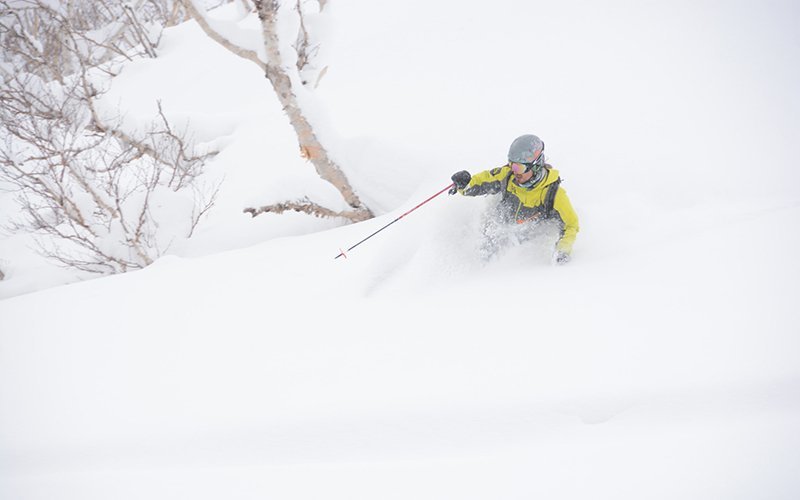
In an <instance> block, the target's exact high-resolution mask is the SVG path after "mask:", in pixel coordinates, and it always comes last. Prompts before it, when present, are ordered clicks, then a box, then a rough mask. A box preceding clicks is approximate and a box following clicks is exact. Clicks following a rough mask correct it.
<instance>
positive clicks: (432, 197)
mask: <svg viewBox="0 0 800 500" xmlns="http://www.w3.org/2000/svg"><path fill="white" fill-rule="evenodd" d="M453 186H455V184H450V185H449V186H447V187H446V188H444V189H442V190H441V191H439V192H438V193H436V194H435V195H433V196H431V197H430V198H428V199H427V200H425V201H423V202H422V203H420V204H419V205H417V206H416V207H414V208H412V209H411V210H409V211H408V212H406V213H404V214H403V215H401V216H400V217H398V218H396V219H395V220H393V221H392V222H390V223H388V224H386V225H385V226H383V227H382V228H380V229H378V230H377V231H375V232H374V233H372V234H370V235H369V236H367V237H366V238H364V239H363V240H361V241H359V242H358V243H356V244H355V245H353V246H351V247H350V248H348V249H347V250H346V251H347V252H349V251H350V250H352V249H354V248H355V247H357V246H358V245H360V244H362V243H364V242H365V241H367V240H368V239H370V238H372V237H373V236H375V235H376V234H378V233H380V232H381V231H383V230H384V229H386V228H387V227H389V226H391V225H392V224H394V223H395V222H397V221H399V220H400V219H402V218H403V217H405V216H406V215H408V214H410V213H411V212H413V211H414V210H416V209H418V208H419V207H421V206H422V205H424V204H426V203H428V202H429V201H431V200H432V199H434V198H436V197H437V196H439V195H440V194H442V193H444V192H445V191H447V190H448V189H451V188H452V187H453ZM342 256H344V258H345V259H346V258H347V255H346V254H345V250H340V251H339V255H337V256H336V257H334V260H335V259H338V258H339V257H342Z"/></svg>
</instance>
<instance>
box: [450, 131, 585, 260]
mask: <svg viewBox="0 0 800 500" xmlns="http://www.w3.org/2000/svg"><path fill="white" fill-rule="evenodd" d="M451 179H452V180H453V183H454V184H455V186H454V187H453V188H452V189H451V190H450V194H455V193H456V192H459V193H461V194H463V195H466V196H479V195H487V194H499V193H502V195H501V198H500V201H499V202H498V204H497V206H496V209H495V210H494V212H492V213H490V214H489V216H488V217H487V220H486V223H485V224H484V227H483V233H484V237H485V238H484V243H483V246H482V253H483V256H484V258H486V259H488V258H490V257H491V256H492V255H494V254H495V253H496V252H497V251H498V250H499V249H500V248H501V247H503V246H505V245H507V244H508V240H509V238H511V237H514V238H516V240H517V241H519V242H523V241H526V240H528V239H530V238H531V237H533V236H534V235H536V234H540V233H542V232H546V231H545V228H547V227H549V228H555V231H556V232H557V233H558V236H557V238H558V239H557V241H556V244H555V251H554V253H553V259H554V262H555V263H557V264H566V263H567V262H569V260H570V255H571V253H572V244H573V243H574V242H575V237H576V235H577V233H578V216H577V214H575V210H573V209H572V204H571V203H570V201H569V198H568V197H567V193H566V192H565V191H564V189H563V188H562V187H561V178H560V177H559V175H558V170H556V169H554V168H553V167H552V166H551V165H549V164H547V163H546V162H545V157H544V142H542V140H541V139H539V138H538V137H536V136H535V135H530V134H528V135H522V136H520V137H517V138H516V139H514V142H512V143H511V147H510V148H509V150H508V163H507V164H506V165H504V166H502V167H498V168H494V169H492V170H486V171H484V172H480V173H477V174H475V175H474V176H473V175H470V173H469V172H467V171H466V170H462V171H460V172H456V173H455V174H453V176H452V177H451Z"/></svg>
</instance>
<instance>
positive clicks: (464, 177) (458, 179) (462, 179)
mask: <svg viewBox="0 0 800 500" xmlns="http://www.w3.org/2000/svg"><path fill="white" fill-rule="evenodd" d="M450 179H451V180H452V181H453V183H455V186H453V188H452V189H451V190H450V191H448V193H449V194H456V193H457V192H458V190H459V189H464V188H465V187H467V184H469V181H470V179H472V176H471V175H469V172H467V171H466V170H462V171H461V172H456V173H454V174H453V175H452V177H450Z"/></svg>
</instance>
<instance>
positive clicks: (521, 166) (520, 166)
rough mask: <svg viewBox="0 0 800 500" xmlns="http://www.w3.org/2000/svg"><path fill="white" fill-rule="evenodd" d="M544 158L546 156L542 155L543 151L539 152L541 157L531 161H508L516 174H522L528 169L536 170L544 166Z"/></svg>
mask: <svg viewBox="0 0 800 500" xmlns="http://www.w3.org/2000/svg"><path fill="white" fill-rule="evenodd" d="M543 159H544V156H542V153H539V157H538V158H536V159H535V160H534V161H532V162H530V163H520V162H518V161H512V162H509V163H508V166H509V167H511V171H512V172H514V174H516V175H522V174H524V173H525V172H527V171H528V170H533V171H536V170H537V169H539V168H540V167H541V166H542V160H543Z"/></svg>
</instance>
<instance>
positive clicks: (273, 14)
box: [254, 0, 373, 221]
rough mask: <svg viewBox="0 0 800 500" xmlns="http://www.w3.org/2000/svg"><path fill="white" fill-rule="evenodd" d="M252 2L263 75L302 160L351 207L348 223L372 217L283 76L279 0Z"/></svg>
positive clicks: (289, 82) (289, 81) (286, 75)
mask: <svg viewBox="0 0 800 500" xmlns="http://www.w3.org/2000/svg"><path fill="white" fill-rule="evenodd" d="M254 3H255V6H256V10H257V12H258V18H259V19H260V20H261V26H262V31H263V36H264V48H265V50H266V54H267V66H266V76H267V78H268V79H269V81H270V83H272V87H273V88H274V89H275V93H276V94H277V95H278V99H279V100H280V102H281V105H282V106H283V110H284V111H285V112H286V115H287V116H288V117H289V121H290V122H291V124H292V127H294V130H295V132H296V133H297V139H298V141H299V143H300V151H301V153H302V155H303V157H305V158H307V159H308V160H310V161H311V163H312V164H313V165H314V168H315V169H316V171H317V174H318V175H319V176H320V177H321V178H322V179H324V180H326V181H328V182H330V183H331V184H333V185H334V186H335V187H336V189H338V190H339V192H340V193H342V196H343V197H344V199H345V201H346V202H347V204H348V205H350V206H351V207H352V208H353V211H351V212H349V214H350V216H349V218H350V219H351V220H353V221H361V220H366V219H370V218H372V217H373V214H372V212H371V211H370V210H369V209H368V208H367V207H366V206H364V205H363V204H362V203H361V200H360V199H359V198H358V196H357V195H356V193H355V192H354V191H353V188H352V187H351V186H350V182H349V181H348V180H347V177H346V176H345V175H344V173H343V172H342V170H341V168H339V166H338V165H337V164H336V163H334V162H333V161H332V160H331V159H330V157H329V156H328V152H327V151H326V150H325V148H324V147H323V146H322V144H321V143H320V142H319V139H318V138H317V136H316V134H315V133H314V129H313V127H312V126H311V124H310V123H309V121H308V119H307V118H306V117H305V115H304V114H303V111H302V109H300V106H299V105H298V104H297V98H296V97H295V95H294V93H293V92H292V80H291V78H290V77H289V75H288V74H287V73H286V70H285V69H284V66H283V61H282V59H281V53H280V45H279V40H278V30H277V26H276V20H277V19H276V18H277V15H278V7H279V2H278V0H256V1H255V2H254Z"/></svg>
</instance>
